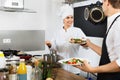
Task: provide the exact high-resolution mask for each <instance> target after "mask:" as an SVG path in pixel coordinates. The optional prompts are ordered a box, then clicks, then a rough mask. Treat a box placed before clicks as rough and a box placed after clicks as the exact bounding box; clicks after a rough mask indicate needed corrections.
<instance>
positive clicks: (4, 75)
mask: <svg viewBox="0 0 120 80" xmlns="http://www.w3.org/2000/svg"><path fill="white" fill-rule="evenodd" d="M8 74H9V72H8V69H6V68H3V69H0V80H9V78H8Z"/></svg>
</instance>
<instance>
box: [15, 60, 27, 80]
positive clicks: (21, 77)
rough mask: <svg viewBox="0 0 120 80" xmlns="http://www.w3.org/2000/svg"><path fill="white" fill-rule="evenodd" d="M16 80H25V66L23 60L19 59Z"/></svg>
mask: <svg viewBox="0 0 120 80" xmlns="http://www.w3.org/2000/svg"><path fill="white" fill-rule="evenodd" d="M17 74H18V80H27V67H26V65H25V59H20V64H19V67H18V70H17Z"/></svg>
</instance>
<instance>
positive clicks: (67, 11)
mask: <svg viewBox="0 0 120 80" xmlns="http://www.w3.org/2000/svg"><path fill="white" fill-rule="evenodd" d="M60 16H61V18H62V20H63V26H61V29H60V30H59V31H57V32H56V33H54V34H55V35H54V37H53V39H52V40H51V41H46V45H48V46H49V47H50V48H52V49H55V50H57V52H58V54H59V55H60V56H61V57H63V58H64V59H65V58H71V57H78V56H79V47H80V45H79V44H73V43H70V39H71V38H86V36H85V34H84V33H83V31H82V30H81V29H80V28H77V27H74V26H73V21H74V17H73V8H72V7H71V6H69V5H64V6H62V7H61V10H60ZM70 67H72V66H67V67H64V68H65V69H66V70H69V71H71V72H73V73H75V74H77V73H79V72H80V71H79V69H77V68H75V67H72V68H70Z"/></svg>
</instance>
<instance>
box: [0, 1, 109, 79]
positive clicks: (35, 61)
mask: <svg viewBox="0 0 120 80" xmlns="http://www.w3.org/2000/svg"><path fill="white" fill-rule="evenodd" d="M64 5H69V6H71V7H72V8H73V12H74V24H73V25H74V26H75V27H77V28H80V29H81V30H82V31H83V32H84V33H85V35H86V36H87V38H88V39H89V40H91V42H93V43H94V44H97V45H99V46H100V47H102V42H103V37H104V34H105V33H106V30H107V17H106V16H105V15H104V12H103V10H102V0H0V64H1V65H0V80H97V73H92V72H86V71H83V70H80V69H79V73H77V74H75V73H72V72H71V71H73V72H74V70H70V71H69V70H65V69H64V68H62V67H63V66H64V65H69V66H73V67H76V65H70V64H64V63H65V62H64V60H69V59H73V58H76V59H77V58H78V59H80V60H81V59H85V60H87V61H88V63H89V64H90V65H91V66H93V67H96V66H98V65H99V61H100V56H99V55H97V54H96V52H95V51H93V50H92V49H91V48H89V47H83V46H80V48H79V52H78V53H79V56H77V57H71V58H69V59H62V58H61V57H60V56H59V54H58V51H57V50H54V49H50V48H49V46H47V45H46V44H45V41H47V40H51V39H52V38H53V35H55V32H56V31H57V30H59V29H60V28H61V26H63V21H62V20H61V18H60V16H59V12H60V8H61V7H62V6H64ZM69 44H71V43H70V42H69ZM65 45H66V44H65ZM80 60H78V61H79V62H80ZM62 61H63V62H62ZM20 65H24V68H25V69H23V71H24V70H25V71H26V75H24V76H23V75H21V73H20V71H19V69H20ZM79 65H82V62H80V64H79ZM23 73H24V72H23ZM4 76H5V77H4ZM25 76H26V77H25Z"/></svg>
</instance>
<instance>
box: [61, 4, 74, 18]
mask: <svg viewBox="0 0 120 80" xmlns="http://www.w3.org/2000/svg"><path fill="white" fill-rule="evenodd" d="M70 15H72V16H73V8H72V7H71V6H70V5H68V4H66V5H64V6H62V7H61V8H60V13H59V16H61V17H62V19H65V18H66V17H67V16H70Z"/></svg>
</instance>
